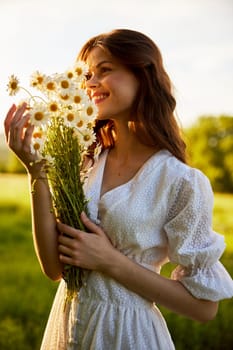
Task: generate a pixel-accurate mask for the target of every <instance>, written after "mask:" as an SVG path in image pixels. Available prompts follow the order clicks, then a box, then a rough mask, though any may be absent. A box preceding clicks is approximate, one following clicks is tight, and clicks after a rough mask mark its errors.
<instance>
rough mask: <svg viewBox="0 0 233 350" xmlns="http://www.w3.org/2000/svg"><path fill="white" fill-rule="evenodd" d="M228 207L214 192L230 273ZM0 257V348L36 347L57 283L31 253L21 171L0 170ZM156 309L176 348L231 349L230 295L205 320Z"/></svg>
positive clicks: (232, 248) (227, 199) (231, 200)
mask: <svg viewBox="0 0 233 350" xmlns="http://www.w3.org/2000/svg"><path fill="white" fill-rule="evenodd" d="M232 212H233V195H230V194H224V195H223V194H216V195H215V207H214V221H213V226H214V229H215V230H216V231H218V232H221V233H222V234H224V236H225V238H226V242H227V249H226V251H225V253H224V255H223V256H222V259H221V261H222V262H223V263H224V265H225V266H226V267H227V269H228V271H229V272H230V274H231V275H232V276H233V238H232V237H233V215H232ZM0 259H1V264H0V276H1V287H0V300H1V303H0V349H1V350H32V349H33V350H37V349H38V350H39V347H40V341H41V337H42V335H43V331H44V327H45V324H46V321H47V317H48V314H49V311H50V307H51V304H52V300H53V297H54V294H55V291H56V288H57V284H56V283H55V282H52V281H49V280H48V278H46V277H45V276H44V275H43V274H42V272H41V270H40V266H39V263H38V261H37V258H36V256H35V253H34V248H33V243H32V237H31V217H30V200H29V194H28V183H27V178H26V176H25V175H1V174H0ZM170 269H171V267H169V266H168V267H167V268H166V269H165V272H164V273H165V274H167V273H169V271H170ZM161 309H162V312H163V314H164V315H165V318H166V320H167V323H168V327H169V329H170V331H171V334H172V336H173V338H174V340H175V344H176V348H177V350H183V349H189V350H203V349H207V350H228V349H229V350H230V349H232V346H233V345H232V344H233V332H232V324H233V300H225V301H223V302H222V303H220V308H219V313H218V315H217V317H216V319H215V320H214V321H211V322H209V323H207V324H199V323H197V322H194V321H191V320H187V319H185V318H183V317H181V316H177V315H175V314H173V313H171V312H169V311H168V310H165V309H163V308H161ZM49 350H55V349H49ZM87 350H88V349H87ZM101 350H102V349H101ZM103 350H105V349H103ZM122 350H123V349H122ZM143 350H144V349H143Z"/></svg>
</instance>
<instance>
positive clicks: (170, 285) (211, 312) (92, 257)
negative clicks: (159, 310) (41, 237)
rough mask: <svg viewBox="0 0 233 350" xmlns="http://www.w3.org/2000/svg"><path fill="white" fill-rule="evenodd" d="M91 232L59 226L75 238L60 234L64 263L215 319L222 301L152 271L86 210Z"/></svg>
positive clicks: (194, 316)
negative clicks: (130, 255) (125, 251)
mask: <svg viewBox="0 0 233 350" xmlns="http://www.w3.org/2000/svg"><path fill="white" fill-rule="evenodd" d="M82 220H83V223H84V224H85V226H86V227H87V228H88V229H89V231H90V232H93V234H88V233H85V232H82V231H79V230H76V229H73V228H71V227H69V226H67V225H64V224H59V225H58V227H59V230H60V231H61V232H65V233H67V234H68V235H69V236H70V237H71V238H69V237H65V236H62V235H61V236H59V243H60V245H59V251H60V253H61V255H60V259H61V261H62V262H63V263H67V264H73V265H76V266H81V267H84V268H87V269H91V270H98V271H100V272H103V273H104V274H106V275H108V276H110V277H112V278H113V279H115V280H116V281H118V282H119V283H120V284H122V285H123V286H125V287H126V288H128V289H129V290H131V291H133V292H135V293H137V294H138V295H141V296H142V297H144V298H145V299H147V300H149V301H151V302H155V303H157V304H160V305H163V306H165V307H167V308H168V309H170V310H172V311H174V312H176V313H178V314H182V315H185V316H187V317H189V318H192V319H195V320H197V321H200V322H206V321H209V320H211V319H213V318H214V317H215V315H216V312H217V309H218V303H215V302H211V301H206V300H200V299H197V298H195V297H193V296H192V295H191V294H190V293H189V292H188V291H187V289H186V288H185V287H184V286H183V285H182V284H181V283H180V282H179V281H175V280H172V279H169V278H166V277H163V276H160V275H159V274H157V273H155V272H153V271H150V270H148V269H146V268H144V267H142V266H141V265H139V264H137V263H135V262H134V261H132V260H131V259H129V258H128V257H126V256H125V255H123V254H122V253H121V252H119V251H118V250H116V249H115V248H114V247H113V246H112V244H111V243H110V241H109V240H108V238H107V237H106V235H105V233H104V232H103V230H102V229H101V228H100V227H98V226H96V225H95V224H94V223H92V222H91V221H90V220H89V219H88V218H87V217H86V215H85V214H84V213H83V214H82Z"/></svg>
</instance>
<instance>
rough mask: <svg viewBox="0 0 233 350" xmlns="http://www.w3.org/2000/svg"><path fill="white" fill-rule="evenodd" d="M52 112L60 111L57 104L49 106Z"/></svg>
mask: <svg viewBox="0 0 233 350" xmlns="http://www.w3.org/2000/svg"><path fill="white" fill-rule="evenodd" d="M49 108H50V111H51V112H56V111H57V110H58V106H57V104H56V103H51V105H50V106H49Z"/></svg>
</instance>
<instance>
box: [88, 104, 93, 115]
mask: <svg viewBox="0 0 233 350" xmlns="http://www.w3.org/2000/svg"><path fill="white" fill-rule="evenodd" d="M92 114H93V108H92V107H91V106H90V107H88V108H87V115H89V116H90V115H92Z"/></svg>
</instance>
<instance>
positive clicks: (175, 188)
mask: <svg viewBox="0 0 233 350" xmlns="http://www.w3.org/2000/svg"><path fill="white" fill-rule="evenodd" d="M107 152H108V151H105V152H104V153H103V154H102V155H101V157H100V159H99V161H98V162H97V163H96V164H95V165H94V168H93V169H92V171H91V172H90V174H89V177H88V180H87V182H86V184H85V193H86V196H87V198H89V199H90V201H89V212H90V218H91V219H92V220H93V221H94V222H96V223H97V224H101V226H102V228H103V229H104V231H105V232H106V234H107V235H108V236H109V238H110V239H111V242H112V243H113V245H114V246H115V247H116V248H117V249H118V250H120V251H121V252H122V253H123V254H125V255H126V256H128V257H129V258H130V259H132V260H133V261H135V262H136V263H139V264H141V265H142V266H144V267H146V268H148V269H150V270H153V271H155V272H157V273H159V272H160V269H161V267H162V266H163V265H164V264H165V263H166V262H167V261H169V260H170V261H171V262H172V263H175V264H176V265H177V267H176V269H175V270H174V271H173V273H172V278H174V279H177V280H179V281H180V282H181V283H182V284H183V285H184V286H185V287H186V288H187V289H188V290H189V291H190V293H192V294H193V295H194V296H195V297H197V298H202V299H207V300H213V301H217V300H221V299H225V298H231V297H232V296H233V281H232V278H231V277H230V275H229V274H228V272H227V271H226V269H225V268H224V266H223V265H222V264H221V262H220V261H219V259H220V257H221V255H222V253H223V251H224V249H225V243H224V237H223V236H221V235H219V234H217V233H215V232H213V231H212V229H211V217H212V205H213V194H212V190H211V187H210V184H209V181H208V179H207V178H206V177H205V176H204V174H203V173H201V172H200V171H198V170H197V169H193V168H191V167H189V166H187V165H185V164H183V163H181V162H180V161H178V160H177V159H176V158H174V157H173V156H172V155H171V154H170V153H169V152H167V151H165V150H162V151H160V152H158V153H157V154H155V155H153V156H152V157H151V158H150V159H149V160H148V161H147V162H146V163H145V164H144V165H143V166H142V168H141V169H140V170H139V171H138V173H137V174H136V175H135V176H134V177H133V178H132V179H131V180H130V181H129V182H127V183H125V184H123V185H121V186H118V187H116V188H114V189H113V190H111V191H109V192H107V193H105V194H104V195H103V196H102V197H100V190H101V184H102V177H103V172H104V166H105V162H106V158H107ZM64 298H65V283H64V281H61V283H60V285H59V288H58V291H57V294H56V296H55V299H54V303H53V306H52V309H51V313H50V317H49V320H48V323H47V327H46V330H45V334H44V338H43V342H42V346H41V350H64V349H67V350H74V349H81V350H89V349H92V350H108V349H111V350H142V349H147V350H152V349H153V350H156V349H159V350H171V349H174V345H173V342H172V339H171V337H170V334H169V331H168V329H167V326H166V322H165V320H164V318H163V316H162V315H161V313H160V311H159V309H158V308H157V307H156V305H155V304H154V303H150V302H148V301H147V300H145V299H143V298H141V297H140V296H138V295H137V294H135V293H133V292H131V291H129V290H127V289H126V288H124V287H123V286H121V285H120V284H118V283H117V282H116V281H114V280H113V279H111V278H109V277H108V276H105V275H103V274H101V273H98V272H95V271H92V272H88V273H86V276H85V283H84V286H83V287H82V288H81V290H80V293H79V296H78V298H77V300H74V301H73V302H72V304H71V306H70V307H69V308H68V309H66V311H65V312H64Z"/></svg>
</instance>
